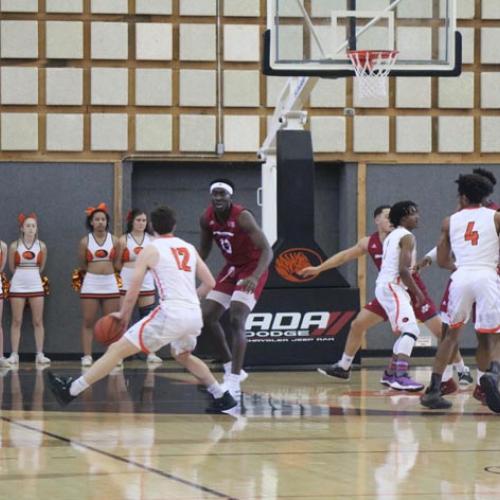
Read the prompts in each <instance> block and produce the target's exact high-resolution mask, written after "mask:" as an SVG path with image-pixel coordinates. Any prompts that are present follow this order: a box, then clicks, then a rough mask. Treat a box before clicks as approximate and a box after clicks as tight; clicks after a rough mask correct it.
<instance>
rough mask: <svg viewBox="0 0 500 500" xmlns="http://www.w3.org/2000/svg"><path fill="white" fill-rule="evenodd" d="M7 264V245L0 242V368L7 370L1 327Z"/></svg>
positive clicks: (8, 365)
mask: <svg viewBox="0 0 500 500" xmlns="http://www.w3.org/2000/svg"><path fill="white" fill-rule="evenodd" d="M6 263H7V244H6V243H5V242H3V241H2V240H0V368H9V367H10V363H9V362H8V361H7V360H6V359H5V357H4V350H3V327H2V317H3V300H4V298H5V297H4V295H3V277H2V274H1V273H3V270H4V269H5V264H6Z"/></svg>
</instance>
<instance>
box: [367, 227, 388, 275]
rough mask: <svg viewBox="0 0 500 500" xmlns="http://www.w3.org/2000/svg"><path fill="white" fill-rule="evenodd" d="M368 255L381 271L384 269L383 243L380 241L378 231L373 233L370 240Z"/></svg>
mask: <svg viewBox="0 0 500 500" xmlns="http://www.w3.org/2000/svg"><path fill="white" fill-rule="evenodd" d="M368 253H369V254H370V257H371V258H372V259H373V262H374V263H375V266H377V269H378V270H379V271H380V268H381V267H382V255H383V253H384V250H383V245H382V242H381V241H380V236H379V234H378V231H377V232H376V233H373V234H372V235H371V236H370V239H369V240H368Z"/></svg>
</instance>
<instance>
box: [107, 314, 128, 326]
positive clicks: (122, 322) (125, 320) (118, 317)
mask: <svg viewBox="0 0 500 500" xmlns="http://www.w3.org/2000/svg"><path fill="white" fill-rule="evenodd" d="M110 316H112V317H113V318H116V320H117V321H118V322H119V323H120V326H121V327H122V328H123V329H125V328H126V327H127V325H128V323H129V320H130V317H127V315H125V314H124V313H123V312H122V311H116V312H113V313H111V314H110Z"/></svg>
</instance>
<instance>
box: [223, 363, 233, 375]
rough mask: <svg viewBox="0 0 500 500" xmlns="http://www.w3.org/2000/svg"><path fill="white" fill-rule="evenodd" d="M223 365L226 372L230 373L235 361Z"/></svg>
mask: <svg viewBox="0 0 500 500" xmlns="http://www.w3.org/2000/svg"><path fill="white" fill-rule="evenodd" d="M222 366H223V367H224V373H225V374H226V375H229V374H230V373H231V368H232V367H233V362H232V361H228V362H227V363H224V364H223V365H222Z"/></svg>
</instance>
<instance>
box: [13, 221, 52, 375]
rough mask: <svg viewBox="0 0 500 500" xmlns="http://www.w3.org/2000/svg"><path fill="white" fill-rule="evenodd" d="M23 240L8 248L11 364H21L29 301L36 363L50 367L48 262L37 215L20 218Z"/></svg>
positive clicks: (20, 239) (18, 240)
mask: <svg viewBox="0 0 500 500" xmlns="http://www.w3.org/2000/svg"><path fill="white" fill-rule="evenodd" d="M18 221H19V227H20V231H21V237H20V238H19V239H17V240H16V241H14V242H12V243H11V244H10V247H9V268H10V270H11V272H12V273H13V276H12V280H11V282H10V291H9V298H10V307H11V310H12V324H11V328H10V341H11V344H12V353H11V355H10V357H9V358H8V362H9V363H10V364H11V365H12V366H16V365H18V364H19V341H20V340H21V327H22V324H23V312H24V307H25V305H26V301H28V302H29V306H30V309H31V319H32V322H33V329H34V331H35V344H36V352H37V354H36V362H37V363H38V364H48V363H50V359H49V358H47V357H46V356H45V355H44V353H43V340H44V337H45V330H44V326H43V305H44V295H45V292H44V288H43V283H42V277H41V272H42V271H43V269H44V267H45V263H46V262H47V247H46V246H45V243H44V242H43V241H40V240H39V239H38V236H37V232H38V221H37V216H36V214H34V213H31V214H29V215H28V216H26V215H24V214H20V215H19V217H18Z"/></svg>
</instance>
